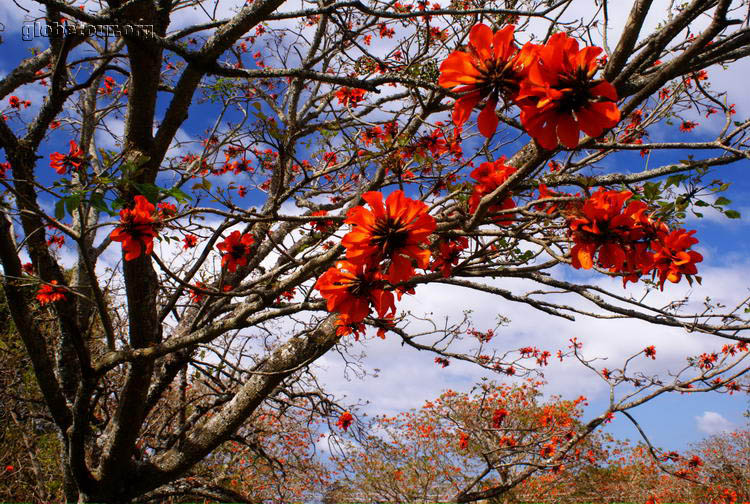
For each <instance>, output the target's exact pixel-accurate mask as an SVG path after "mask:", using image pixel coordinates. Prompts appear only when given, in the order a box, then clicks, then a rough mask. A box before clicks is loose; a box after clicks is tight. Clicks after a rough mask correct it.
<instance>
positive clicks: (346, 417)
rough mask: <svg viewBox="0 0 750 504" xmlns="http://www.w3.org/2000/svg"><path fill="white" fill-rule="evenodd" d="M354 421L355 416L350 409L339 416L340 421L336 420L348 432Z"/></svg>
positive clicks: (340, 427)
mask: <svg viewBox="0 0 750 504" xmlns="http://www.w3.org/2000/svg"><path fill="white" fill-rule="evenodd" d="M353 421H354V417H353V416H352V414H351V413H349V412H348V411H345V412H344V413H342V414H341V416H340V417H339V419H338V421H337V422H336V426H337V427H338V428H339V429H342V430H343V431H344V432H346V431H347V430H348V429H349V426H350V425H351V424H352V422H353Z"/></svg>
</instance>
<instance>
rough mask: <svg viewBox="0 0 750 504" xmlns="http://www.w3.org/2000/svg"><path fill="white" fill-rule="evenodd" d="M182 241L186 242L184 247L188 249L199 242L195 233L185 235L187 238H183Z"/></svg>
mask: <svg viewBox="0 0 750 504" xmlns="http://www.w3.org/2000/svg"><path fill="white" fill-rule="evenodd" d="M182 241H183V242H184V243H185V245H183V246H182V248H183V249H185V250H187V249H191V248H193V247H195V246H196V245H197V244H198V237H197V236H195V235H194V234H189V235H185V238H183V239H182Z"/></svg>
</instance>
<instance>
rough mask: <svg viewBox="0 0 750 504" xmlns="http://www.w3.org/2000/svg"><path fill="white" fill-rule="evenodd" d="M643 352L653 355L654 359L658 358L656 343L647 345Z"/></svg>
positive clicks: (647, 355) (649, 355)
mask: <svg viewBox="0 0 750 504" xmlns="http://www.w3.org/2000/svg"><path fill="white" fill-rule="evenodd" d="M643 352H644V353H645V354H646V357H651V359H652V360H656V348H655V347H654V345H651V346H647V347H646V348H644V349H643Z"/></svg>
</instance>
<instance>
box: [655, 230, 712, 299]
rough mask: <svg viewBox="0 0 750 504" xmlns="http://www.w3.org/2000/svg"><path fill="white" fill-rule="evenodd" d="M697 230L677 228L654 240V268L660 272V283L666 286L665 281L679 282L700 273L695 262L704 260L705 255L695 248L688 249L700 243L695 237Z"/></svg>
mask: <svg viewBox="0 0 750 504" xmlns="http://www.w3.org/2000/svg"><path fill="white" fill-rule="evenodd" d="M694 234H695V231H687V230H685V229H676V230H674V231H672V232H671V233H669V234H667V235H664V236H663V237H661V239H659V240H654V242H652V245H651V246H652V247H653V249H654V251H655V254H654V265H653V267H654V269H655V270H656V271H655V273H656V272H658V274H659V285H660V286H661V287H662V288H664V282H665V281H666V280H669V281H670V282H672V283H677V282H679V281H680V280H681V279H682V275H686V276H687V277H688V279H689V278H690V275H695V274H696V273H698V268H696V266H695V263H699V262H701V261H703V256H702V255H701V254H699V253H698V252H696V251H694V250H688V249H689V248H690V247H692V246H693V245H695V244H696V243H698V239H697V238H694V237H693V235H694Z"/></svg>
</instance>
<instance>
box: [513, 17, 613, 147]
mask: <svg viewBox="0 0 750 504" xmlns="http://www.w3.org/2000/svg"><path fill="white" fill-rule="evenodd" d="M601 52H602V49H601V48H600V47H593V46H589V47H585V48H583V49H582V50H579V49H578V42H577V41H576V40H575V39H574V38H572V37H570V36H569V35H568V34H566V33H563V32H559V33H555V34H554V35H552V37H550V39H549V41H548V42H547V44H545V45H544V46H543V47H541V48H540V49H539V50H538V52H537V56H538V58H537V59H536V61H535V62H534V63H533V64H532V65H531V66H530V67H529V73H528V77H527V78H526V79H524V80H523V81H522V82H521V90H520V91H519V93H518V97H517V100H518V102H519V105H520V106H521V122H522V123H523V126H524V128H526V131H527V132H528V133H529V135H530V136H531V137H533V138H534V140H536V141H537V142H538V143H539V145H541V146H542V147H544V148H545V149H554V148H555V147H557V142H558V139H559V140H560V143H562V144H563V145H564V146H566V147H568V148H569V149H573V148H575V147H577V146H578V137H579V132H580V130H583V131H584V132H585V133H586V134H587V135H590V136H592V137H598V136H601V134H602V133H603V132H604V130H605V129H607V128H611V127H613V126H614V125H616V124H617V123H618V122H619V121H620V110H619V109H618V108H617V105H616V104H615V102H616V101H617V92H616V91H615V88H614V87H613V86H612V84H610V83H609V82H607V81H605V80H602V79H593V77H594V74H595V73H596V71H597V68H598V66H599V64H598V62H597V59H596V57H597V56H598V55H599V53H601Z"/></svg>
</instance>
